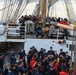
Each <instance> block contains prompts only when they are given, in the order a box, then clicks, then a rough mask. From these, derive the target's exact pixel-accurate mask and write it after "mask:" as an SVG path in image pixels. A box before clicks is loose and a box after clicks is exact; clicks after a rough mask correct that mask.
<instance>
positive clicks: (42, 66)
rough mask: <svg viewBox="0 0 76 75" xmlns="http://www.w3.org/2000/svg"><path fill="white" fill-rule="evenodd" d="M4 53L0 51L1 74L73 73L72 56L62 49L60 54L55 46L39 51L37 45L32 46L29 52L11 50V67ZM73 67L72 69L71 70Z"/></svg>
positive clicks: (64, 74) (48, 74)
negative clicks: (6, 62) (5, 59)
mask: <svg viewBox="0 0 76 75" xmlns="http://www.w3.org/2000/svg"><path fill="white" fill-rule="evenodd" d="M4 57H5V56H4V54H3V53H0V75H71V74H70V73H72V71H73V68H72V67H73V64H72V65H70V62H71V56H70V55H69V54H68V52H64V51H63V49H60V53H59V54H58V53H57V51H56V50H53V47H50V49H49V50H48V51H47V52H46V50H45V49H44V48H41V49H40V51H38V50H37V49H36V48H35V46H32V47H30V50H29V52H28V54H26V53H25V50H24V49H21V50H20V52H19V53H18V54H15V51H14V50H13V49H12V50H11V51H10V55H9V56H8V57H9V61H10V66H9V67H10V68H7V64H5V63H4ZM70 67H71V70H70Z"/></svg>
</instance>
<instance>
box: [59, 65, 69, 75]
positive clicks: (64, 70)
mask: <svg viewBox="0 0 76 75" xmlns="http://www.w3.org/2000/svg"><path fill="white" fill-rule="evenodd" d="M59 75H69V73H68V72H67V71H66V66H63V67H62V71H61V72H59Z"/></svg>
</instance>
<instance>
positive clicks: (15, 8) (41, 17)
mask: <svg viewBox="0 0 76 75" xmlns="http://www.w3.org/2000/svg"><path fill="white" fill-rule="evenodd" d="M59 1H61V2H62V6H63V8H64V11H65V14H66V15H67V18H68V22H70V24H69V26H64V25H63V24H58V23H57V24H56V26H57V27H58V28H57V29H56V28H53V27H51V28H50V27H49V31H47V33H46V34H48V37H47V35H46V34H44V36H43V38H40V37H39V38H38V37H37V36H36V34H35V28H36V25H37V24H38V23H42V28H46V26H45V25H46V24H49V25H51V24H55V23H54V22H55V19H57V18H58V15H57V12H56V10H59V9H56V8H57V3H58V2H59ZM73 1H74V2H75V0H73ZM31 3H35V8H34V10H33V12H32V15H29V16H27V14H28V12H27V11H26V12H24V11H25V10H26V9H28V7H27V6H28V4H31ZM75 7H76V6H75ZM75 7H73V3H72V1H71V0H4V7H3V8H2V9H0V12H2V18H1V24H0V50H1V51H9V50H10V49H11V48H13V49H14V50H15V51H17V50H20V49H21V48H23V49H24V50H25V52H26V53H28V51H29V48H30V47H31V46H36V47H37V48H38V49H40V48H41V47H42V46H43V47H44V48H45V49H46V50H49V47H50V46H55V47H54V50H58V51H59V50H60V49H61V48H63V49H64V50H65V51H69V50H70V51H69V53H70V54H71V51H72V45H73V44H75V41H74V40H73V39H74V38H75V36H76V34H75V33H73V31H75V29H74V27H75V26H76V23H75V20H76V13H75V10H74V9H75ZM23 12H24V13H25V15H23V16H22V13H23ZM29 12H30V11H29ZM59 13H60V12H59ZM62 15H63V14H62ZM24 16H25V22H24V24H25V25H23V26H21V24H22V22H21V21H23V17H24ZM59 17H60V16H59ZM30 18H31V19H30ZM51 18H54V21H53V20H52V21H51ZM65 18H66V17H65ZM63 28H66V29H67V30H68V32H69V35H68V39H66V38H65V37H64V38H62V39H61V38H59V37H61V36H63V33H62V30H63ZM51 32H52V33H51ZM54 36H55V38H53V37H54ZM72 52H73V51H72Z"/></svg>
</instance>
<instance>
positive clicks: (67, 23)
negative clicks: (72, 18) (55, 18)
mask: <svg viewBox="0 0 76 75" xmlns="http://www.w3.org/2000/svg"><path fill="white" fill-rule="evenodd" d="M60 24H64V25H69V22H65V21H62V22H60ZM63 29H65V28H63Z"/></svg>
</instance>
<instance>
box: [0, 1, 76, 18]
mask: <svg viewBox="0 0 76 75" xmlns="http://www.w3.org/2000/svg"><path fill="white" fill-rule="evenodd" d="M3 2H4V0H0V9H2V8H3ZM36 3H37V2H33V3H30V4H28V5H27V7H26V9H25V11H24V13H23V15H25V14H26V13H27V14H32V12H33V10H34V8H35V5H36ZM72 3H73V8H74V11H75V13H76V4H75V0H72ZM54 7H55V8H56V9H55V8H54V9H53V10H54V13H56V15H57V16H59V17H63V18H64V17H67V14H66V9H65V8H64V5H63V3H62V2H61V0H60V1H58V2H57V3H56V5H55V6H54ZM50 14H51V11H50ZM0 19H1V11H0Z"/></svg>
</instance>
